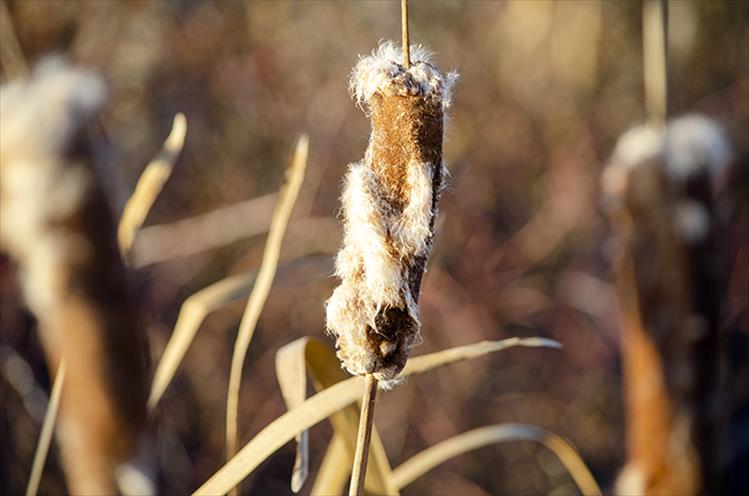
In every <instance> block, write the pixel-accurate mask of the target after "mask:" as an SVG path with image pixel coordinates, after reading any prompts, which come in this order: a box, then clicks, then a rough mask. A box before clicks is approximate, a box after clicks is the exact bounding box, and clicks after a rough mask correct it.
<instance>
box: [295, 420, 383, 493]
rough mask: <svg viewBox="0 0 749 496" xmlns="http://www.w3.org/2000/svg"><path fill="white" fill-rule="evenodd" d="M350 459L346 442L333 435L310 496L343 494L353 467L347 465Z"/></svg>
mask: <svg viewBox="0 0 749 496" xmlns="http://www.w3.org/2000/svg"><path fill="white" fill-rule="evenodd" d="M372 434H374V432H373V433H372ZM350 459H351V455H350V454H349V450H348V448H347V447H346V442H345V441H344V439H343V438H341V436H340V435H338V434H336V433H333V437H332V438H331V439H330V443H329V444H328V449H327V450H325V455H324V456H323V459H322V464H321V465H320V469H319V470H318V471H317V477H315V483H314V484H313V485H312V491H310V494H320V495H323V494H341V493H342V492H343V489H344V487H346V481H347V480H348V476H349V473H351V465H349V464H348V463H346V462H347V461H348V460H350ZM373 461H374V460H373ZM367 480H369V477H367ZM365 487H366V486H365Z"/></svg>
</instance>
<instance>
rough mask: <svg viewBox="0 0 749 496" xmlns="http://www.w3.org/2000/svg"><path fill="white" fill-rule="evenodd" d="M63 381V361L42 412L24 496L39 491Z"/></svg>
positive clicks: (32, 494)
mask: <svg viewBox="0 0 749 496" xmlns="http://www.w3.org/2000/svg"><path fill="white" fill-rule="evenodd" d="M64 381H65V360H61V361H60V365H59V366H58V367H57V374H55V381H54V383H53V385H52V391H51V393H50V395H49V402H48V403H47V411H46V412H44V422H43V423H42V431H41V433H40V434H39V441H38V442H37V444H36V451H35V452H34V461H33V462H32V464H31V474H30V475H29V482H28V484H27V485H26V496H35V495H36V493H37V492H38V491H39V483H40V482H41V480H42V472H43V471H44V463H45V461H46V460H47V453H49V446H50V444H52V434H53V433H54V431H55V421H56V420H57V411H58V410H59V407H60V393H61V392H62V385H63V382H64Z"/></svg>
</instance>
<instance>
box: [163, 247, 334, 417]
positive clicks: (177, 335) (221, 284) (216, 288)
mask: <svg viewBox="0 0 749 496" xmlns="http://www.w3.org/2000/svg"><path fill="white" fill-rule="evenodd" d="M297 269H302V270H303V271H304V273H305V274H306V276H307V277H309V278H312V279H315V278H318V277H323V276H326V275H328V274H330V270H331V261H330V257H329V256H321V255H310V256H306V257H302V258H299V259H296V260H292V261H289V262H287V263H285V264H283V265H282V266H281V267H280V268H279V269H278V275H279V277H280V276H281V275H282V274H286V273H289V272H291V271H295V270H297ZM256 275H257V272H255V271H252V272H243V273H241V274H236V275H233V276H230V277H227V278H225V279H222V280H220V281H218V282H215V283H213V284H211V285H210V286H206V287H205V288H203V289H201V290H200V291H198V292H196V293H195V294H193V295H191V296H189V297H188V298H187V299H186V300H185V301H184V303H182V307H181V308H180V311H179V316H178V317H177V323H176V324H175V325H174V331H172V335H171V337H170V338H169V341H168V342H167V345H166V347H165V348H164V352H163V353H162V355H161V358H160V359H159V363H158V365H157V367H156V373H155V374H154V378H153V382H152V383H151V393H150V395H149V398H148V409H149V411H151V410H153V409H154V407H155V406H156V405H157V404H158V402H159V400H161V397H162V396H163V395H164V391H166V388H167V387H168V386H169V384H170V383H171V381H172V379H173V378H174V374H175V373H176V372H177V368H178V367H179V364H180V363H181V362H182V359H183V358H184V356H185V353H186V352H187V348H189V346H190V343H192V341H193V339H194V338H195V334H196V333H197V331H198V329H199V328H200V325H201V324H202V323H203V321H204V320H205V318H206V317H207V316H208V314H210V313H211V312H213V311H215V310H218V309H220V308H222V307H224V306H226V305H228V304H229V303H232V302H234V301H238V300H240V299H242V298H244V297H246V296H247V295H248V294H250V289H251V288H252V284H253V283H254V281H255V276H256ZM297 281H298V280H297Z"/></svg>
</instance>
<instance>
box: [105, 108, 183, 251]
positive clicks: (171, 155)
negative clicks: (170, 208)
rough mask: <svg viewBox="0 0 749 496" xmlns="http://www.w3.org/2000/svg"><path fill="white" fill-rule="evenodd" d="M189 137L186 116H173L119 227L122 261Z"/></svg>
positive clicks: (118, 237)
mask: <svg viewBox="0 0 749 496" xmlns="http://www.w3.org/2000/svg"><path fill="white" fill-rule="evenodd" d="M186 134H187V119H186V118H185V114H182V113H178V114H177V115H175V116H174V122H173V124H172V130H171V132H170V133H169V136H167V138H166V140H165V141H164V145H163V146H162V148H161V151H160V152H159V154H158V155H157V156H156V158H154V159H153V160H152V161H151V162H150V163H149V164H148V165H147V166H146V168H145V169H144V170H143V173H142V174H141V175H140V179H138V183H137V184H136V186H135V191H134V192H133V194H132V195H131V196H130V198H129V199H128V200H127V203H125V208H124V209H123V211H122V217H120V223H119V225H118V226H117V241H118V242H119V245H120V252H121V253H122V255H123V258H124V257H125V256H126V255H127V253H128V252H129V251H130V247H131V246H132V245H133V240H134V239H135V234H136V233H137V232H138V229H140V227H141V226H142V225H143V222H144V221H145V220H146V216H147V215H148V212H149V211H150V210H151V207H152V206H153V204H154V202H155V201H156V198H157V197H158V196H159V193H161V189H162V188H163V187H164V183H166V180H167V179H169V176H170V175H171V174H172V169H174V164H175V163H176V162H177V158H178V157H179V154H180V152H181V151H182V147H183V146H184V144H185V135H186Z"/></svg>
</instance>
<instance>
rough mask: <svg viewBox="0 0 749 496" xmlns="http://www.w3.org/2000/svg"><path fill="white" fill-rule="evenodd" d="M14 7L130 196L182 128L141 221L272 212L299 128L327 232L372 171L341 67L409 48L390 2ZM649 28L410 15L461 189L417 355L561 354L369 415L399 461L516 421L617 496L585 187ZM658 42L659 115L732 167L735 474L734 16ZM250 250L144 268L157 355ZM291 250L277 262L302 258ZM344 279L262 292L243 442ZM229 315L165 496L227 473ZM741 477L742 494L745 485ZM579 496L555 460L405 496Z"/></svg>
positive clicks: (27, 350)
mask: <svg viewBox="0 0 749 496" xmlns="http://www.w3.org/2000/svg"><path fill="white" fill-rule="evenodd" d="M7 5H8V9H9V12H10V15H11V20H12V22H13V27H14V28H15V31H16V35H17V38H18V40H19V43H20V47H21V50H22V52H23V54H24V56H25V57H26V58H27V60H28V61H29V62H30V63H34V62H35V61H38V60H40V58H41V57H43V56H44V55H45V54H47V53H49V52H58V53H64V54H66V55H68V56H69V57H70V58H71V60H73V61H74V62H76V63H79V64H83V65H86V66H89V67H92V68H94V69H96V70H97V71H99V72H100V73H101V74H102V75H103V76H104V78H105V79H106V80H107V82H108V85H109V88H110V92H111V93H110V103H109V105H108V107H107V108H106V109H105V112H104V114H103V115H102V118H101V121H102V126H103V128H104V130H105V132H106V135H107V138H108V140H109V142H110V144H111V157H112V164H111V165H112V169H113V171H114V173H115V175H116V176H118V177H119V182H120V185H121V189H122V191H121V195H122V196H123V197H126V196H127V195H128V194H129V192H130V191H131V190H132V188H133V185H134V184H135V181H136V180H137V177H138V175H139V174H140V172H141V171H142V169H143V167H144V166H145V164H146V163H147V162H148V161H149V159H150V158H151V157H152V156H153V155H154V154H155V153H156V151H157V150H158V149H159V147H160V144H161V142H162V140H163V138H164V137H165V136H166V134H167V133H168V131H169V128H170V125H171V119H172V117H173V115H174V114H175V113H176V112H178V111H181V112H184V113H185V114H186V116H187V120H188V123H189V131H188V136H187V141H186V145H185V150H184V152H183V155H182V158H181V160H180V162H179V164H178V165H177V167H176V169H175V172H174V174H173V176H172V178H171V179H170V181H169V183H168V184H167V185H166V187H165V189H164V191H163V192H162V195H161V196H160V198H159V200H158V201H157V203H156V205H155V207H154V209H153V211H152V214H151V215H150V217H149V219H148V221H147V224H160V223H168V222H173V221H177V220H179V219H184V218H188V217H191V216H193V215H197V214H200V213H204V212H207V211H209V210H212V209H215V208H218V207H221V206H226V205H230V204H233V203H236V202H239V201H243V200H247V199H249V198H252V197H255V196H258V195H262V194H266V193H270V192H272V191H273V190H274V189H275V188H276V187H277V185H278V184H280V182H281V176H282V174H283V169H284V164H285V163H286V159H287V157H288V154H289V150H290V149H291V145H292V143H293V141H294V138H295V137H296V136H297V135H298V134H299V133H300V132H301V131H302V130H306V131H307V132H308V133H309V135H310V142H311V149H310V163H309V167H308V175H307V178H306V182H305V184H304V185H303V189H302V193H301V197H300V202H299V205H298V206H297V208H296V213H295V215H296V217H297V218H302V217H304V216H307V215H312V216H333V215H335V213H336V209H337V208H338V195H339V193H340V188H339V186H340V179H341V177H342V175H343V173H344V170H345V167H346V164H347V163H349V162H352V161H355V160H358V159H359V158H360V157H361V156H362V153H363V150H364V149H365V148H366V144H367V139H368V138H367V137H368V134H369V133H368V121H367V119H366V118H365V117H364V115H363V114H362V113H361V111H360V110H359V109H357V108H356V107H355V105H354V104H353V102H352V101H351V99H350V97H349V95H348V91H347V84H346V83H347V78H348V74H349V71H350V69H351V68H352V67H353V65H354V64H355V62H356V60H357V54H363V53H367V52H369V51H370V50H372V49H373V48H374V47H375V46H376V45H377V43H378V41H379V40H380V39H386V38H395V39H397V37H398V36H399V32H400V17H399V16H400V14H399V4H398V2H391V3H386V2H374V1H372V2H370V1H367V2H353V3H343V2H327V1H326V2H318V1H309V2H285V1H284V2H228V1H227V2H208V1H197V2H190V1H180V2H176V1H175V2H166V1H165V2H157V1H148V2H122V3H115V2H62V1H40V0H35V1H28V2H23V1H14V2H8V4H7ZM640 25H641V8H640V4H639V3H638V2H588V1H580V2H578V1H559V2H524V1H514V2H510V1H507V2H470V3H463V2H452V1H451V2H443V1H439V2H437V1H435V2H424V3H420V2H414V3H413V5H412V8H411V37H412V41H413V42H416V43H424V44H426V45H428V46H429V47H431V48H432V49H434V50H435V51H436V52H437V54H438V55H437V57H436V58H437V60H438V62H439V65H440V66H441V67H442V68H443V69H452V68H455V69H457V70H458V71H459V72H460V74H461V79H460V81H459V83H458V85H457V89H456V95H455V99H454V102H455V103H454V107H453V109H452V111H451V114H452V115H451V119H450V122H449V123H448V126H447V129H446V138H447V142H446V144H445V158H446V161H447V164H448V167H449V169H450V172H451V175H452V177H451V178H450V180H449V186H448V189H447V191H446V193H445V194H444V195H443V198H442V202H441V219H440V220H439V221H438V228H437V229H438V235H437V241H436V245H435V252H434V254H433V256H432V259H431V261H430V264H429V269H428V272H427V274H426V275H425V278H424V282H423V288H422V299H421V306H422V322H423V326H424V328H423V334H424V337H425V341H424V344H423V345H422V346H421V347H420V348H419V349H417V350H415V353H425V352H428V351H432V350H437V349H441V348H445V347H449V346H455V345H458V344H465V343H470V342H475V341H478V340H481V339H499V338H502V337H508V336H514V335H520V336H526V335H544V336H549V337H552V338H555V339H557V340H559V341H561V342H562V343H563V344H564V346H565V348H564V350H562V351H560V352H552V351H548V350H523V349H517V350H513V351H509V352H505V353H504V354H502V355H499V356H498V357H494V358H483V359H481V360H479V361H476V362H472V363H470V364H469V363H464V364H457V365H453V366H451V367H450V368H448V369H441V370H438V371H436V372H433V373H431V374H429V375H426V376H424V377H419V378H418V379H414V380H412V381H408V382H407V383H406V384H405V385H403V386H400V387H398V388H396V389H395V390H393V391H392V392H389V393H387V394H383V395H382V396H381V398H380V400H381V401H380V402H379V405H378V411H377V416H376V422H377V425H378V429H379V431H380V433H381V434H382V437H383V442H384V443H385V447H386V449H387V452H388V455H389V457H390V460H391V462H392V464H393V465H397V464H399V463H400V462H402V461H403V460H405V459H407V458H408V457H410V456H411V455H413V454H414V453H416V452H418V451H420V450H421V449H423V448H424V447H426V446H427V445H431V444H434V443H436V442H438V441H440V440H443V439H445V438H447V437H449V436H451V435H454V434H457V433H459V432H462V431H465V430H467V429H471V428H474V427H478V426H481V425H485V424H488V423H498V422H502V421H517V422H525V423H534V424H537V425H540V426H543V427H545V428H548V429H550V430H551V431H553V432H555V433H557V434H560V435H563V436H565V437H566V438H568V439H570V440H572V441H573V442H574V443H575V444H576V446H577V447H578V449H579V450H580V452H581V454H582V456H583V458H584V459H585V460H586V462H588V463H589V465H590V467H591V469H592V470H593V473H594V475H596V477H597V479H598V480H599V482H600V483H601V484H602V486H604V487H610V485H611V484H612V482H613V480H614V478H615V476H616V473H617V470H618V469H619V467H620V466H621V464H622V461H623V456H624V444H623V431H622V429H623V419H622V404H621V394H620V393H621V386H620V364H619V355H618V348H619V342H618V332H617V318H616V313H617V306H616V300H615V297H614V292H613V289H612V286H611V282H610V280H611V276H610V270H609V262H610V260H609V250H608V244H607V240H608V239H609V233H608V229H607V227H606V220H605V217H604V216H603V215H602V214H601V211H600V208H599V186H598V178H599V176H600V171H601V168H602V166H603V165H604V163H605V161H606V160H607V157H608V156H609V154H610V152H611V148H612V146H613V144H614V142H615V140H616V138H617V136H618V135H619V134H620V133H622V132H623V131H624V130H626V129H627V128H628V127H629V126H631V125H633V124H635V123H638V122H642V121H643V120H644V117H645V116H644V101H643V88H642V69H641V64H642V63H641V61H642V53H641V28H640ZM669 27H670V45H669V50H670V67H669V69H670V76H671V81H670V97H671V103H672V111H673V113H674V114H682V113H686V112H694V111H699V112H702V113H705V114H707V115H710V116H712V117H714V118H716V119H717V120H718V121H719V122H721V123H722V124H723V125H724V126H725V128H726V130H727V131H728V134H729V135H730V137H731V139H732V141H733V144H734V147H735V152H736V157H737V160H736V164H735V167H734V170H733V172H732V174H733V175H732V177H730V178H728V180H724V182H723V184H722V185H721V187H720V189H719V191H718V192H717V195H718V198H719V199H721V200H722V202H721V204H720V206H719V207H718V208H720V209H721V210H720V215H721V218H722V219H723V221H724V228H723V237H722V239H723V242H724V245H723V247H722V250H723V251H722V257H721V259H720V263H721V264H722V268H723V269H724V273H725V280H724V281H723V284H724V286H725V288H726V291H727V293H726V295H727V297H726V299H725V301H724V302H723V310H722V317H721V322H722V325H723V328H724V330H725V333H726V334H725V342H726V349H727V350H728V352H727V353H726V357H725V358H726V360H725V363H724V383H725V387H726V391H727V396H726V398H727V404H726V407H725V412H726V433H727V434H728V438H729V440H733V441H735V442H729V443H728V445H727V446H726V448H725V450H726V456H727V458H728V459H729V460H731V461H732V462H733V463H735V464H738V463H740V462H741V461H742V460H743V463H744V464H745V465H746V463H747V459H749V440H748V436H749V393H747V391H749V387H746V386H747V384H749V371H748V370H747V366H746V363H747V362H748V361H749V345H748V344H747V342H748V341H749V306H748V305H747V294H749V205H748V204H747V198H749V176H748V173H747V162H748V159H749V49H747V47H749V4H747V3H745V2H730V1H722V2H707V1H706V2H696V1H695V2H692V1H689V2H687V1H678V2H677V1H675V2H671V9H670V26H669ZM3 78H4V79H3V80H4V81H5V80H6V79H7V75H5V74H3ZM263 215H267V213H265V212H264V213H263ZM248 222H251V220H248ZM292 223H293V219H292ZM263 241H264V236H262V235H259V236H253V237H251V238H249V239H245V240H241V241H237V242H234V243H232V244H230V245H228V246H226V247H223V248H220V249H215V250H212V251H208V252H205V253H202V254H198V255H194V256H190V257H187V258H180V259H174V260H169V261H165V262H161V263H158V264H155V265H149V266H146V267H143V268H140V269H139V271H138V275H139V281H140V282H139V285H140V290H141V291H140V293H141V295H142V300H143V302H144V305H145V306H146V309H147V317H148V318H149V321H150V323H151V324H150V327H149V328H148V329H147V331H148V335H149V340H150V343H151V348H152V350H151V351H152V359H153V360H158V357H159V356H160V353H161V351H162V349H163V346H164V343H165V342H166V339H167V338H168V336H169V333H170V330H171V327H172V326H173V324H174V322H175V318H176V313H177V311H178V309H179V305H180V304H181V302H182V301H183V300H184V299H185V297H187V296H188V295H190V294H192V293H193V292H195V291H197V290H199V289H200V288H202V287H204V286H206V285H207V284H210V283H212V282H214V281H217V280H219V279H221V278H222V277H225V276H226V275H228V274H230V273H236V272H237V271H240V270H248V269H252V268H256V267H257V266H258V264H259V261H260V256H261V254H262V249H263ZM333 244H335V242H334V243H333ZM287 250H288V252H289V253H290V254H292V253H293V250H294V246H289V245H288V244H287V246H286V248H285V249H284V251H285V252H286V251H287ZM288 256H289V255H284V253H282V259H283V258H288ZM292 256H293V255H292ZM0 270H1V271H2V289H1V291H2V306H1V307H0V308H1V309H2V316H1V319H0V325H1V326H2V327H1V330H0V368H1V369H2V380H0V401H2V412H3V413H2V417H0V437H1V438H2V451H1V452H0V460H2V463H1V465H2V468H1V469H0V491H2V492H3V493H4V494H16V493H18V492H19V491H21V490H22V488H23V487H24V485H25V482H26V477H27V476H28V467H30V462H31V459H32V456H33V450H34V446H35V442H36V438H37V435H38V428H39V422H40V419H41V416H42V415H43V411H44V401H45V399H44V395H45V394H46V393H44V391H48V390H49V389H48V385H49V379H48V376H47V372H46V369H45V367H44V361H43V356H42V353H41V351H40V347H39V344H38V338H37V337H36V335H35V331H34V327H35V325H34V323H33V322H31V320H30V318H29V317H28V314H27V313H26V312H25V311H24V310H23V307H22V305H21V303H20V297H19V295H18V289H17V287H16V285H15V283H14V282H13V273H12V272H13V268H12V267H10V265H9V263H7V262H5V261H4V262H3V263H2V264H1V265H0ZM335 282H336V281H335V280H334V279H332V278H327V279H314V280H309V278H305V277H304V274H303V272H297V273H295V272H294V271H290V272H289V273H287V274H285V275H284V276H283V277H279V278H278V279H277V281H276V285H275V286H274V288H273V290H272V291H271V294H270V297H269V300H268V303H267V305H266V307H265V309H264V310H263V314H262V316H261V319H260V323H259V327H258V331H257V333H256V335H255V338H254V342H253V346H252V347H251V349H250V354H249V357H248V362H247V365H246V367H245V376H244V377H245V380H244V381H243V386H242V387H243V391H242V396H241V403H240V422H241V426H242V427H241V431H240V434H241V439H242V440H243V441H246V440H248V439H250V438H251V437H252V436H253V435H254V434H255V433H257V432H258V431H259V430H260V429H261V428H262V427H263V426H264V425H266V424H267V423H268V422H269V421H271V420H272V419H273V418H275V417H277V416H278V415H280V414H281V413H283V411H284V407H283V401H282V399H281V395H280V393H279V391H278V387H277V384H276V380H275V377H274V372H273V359H274V354H275V352H276V350H277V349H278V348H279V347H280V346H282V345H283V344H286V343H288V342H290V341H291V340H293V339H295V338H297V337H300V336H302V335H306V334H309V335H320V334H321V333H322V329H323V322H324V312H323V302H324V301H325V299H327V297H328V296H329V295H330V293H331V291H332V288H333V287H334V285H335ZM241 310H242V304H241V303H238V304H235V305H233V306H231V307H230V308H228V309H225V310H221V311H219V312H216V313H215V314H212V315H211V316H210V317H209V318H208V319H207V321H206V323H205V324H204V325H203V327H202V328H201V330H200V332H199V334H198V336H197V338H196V340H195V342H194V343H193V345H192V347H191V349H190V351H189V352H188V355H187V357H186V361H185V363H184V364H183V366H182V367H181V369H180V372H179V373H178V376H177V377H176V379H175V382H174V383H173V384H172V386H171V387H170V389H169V390H168V391H167V394H166V396H165V398H164V400H163V402H162V404H161V406H160V407H159V410H158V413H157V415H156V418H154V419H153V420H152V424H153V429H154V431H155V432H157V436H156V437H157V444H158V456H159V467H160V483H161V486H162V488H163V491H164V493H165V494H184V493H186V492H189V491H191V490H193V489H194V488H196V487H197V485H198V484H200V483H201V482H203V481H204V480H205V479H206V478H207V477H208V476H210V475H211V474H212V473H213V472H214V471H215V470H216V469H218V468H219V467H220V466H221V465H222V462H223V459H224V454H223V446H224V443H223V433H224V425H223V422H224V405H225V394H226V388H227V381H228V376H229V361H230V356H231V347H232V346H233V343H234V333H235V332H236V327H237V323H238V321H239V318H240V316H241ZM731 418H733V419H734V421H733V422H731V423H730V424H729V419H731ZM329 434H330V428H329V427H328V426H327V425H321V426H319V427H317V428H316V429H314V430H313V431H312V433H311V446H312V467H311V469H312V473H313V474H314V471H315V470H316V467H317V464H319V462H320V458H321V456H322V452H323V449H324V446H325V444H326V442H327V439H328V437H329ZM293 453H294V448H293V446H291V445H290V446H288V447H287V448H285V449H284V450H282V451H280V452H279V453H278V454H276V455H275V456H274V457H272V458H271V459H270V460H269V461H267V462H266V463H265V464H264V465H263V466H262V467H260V469H259V470H258V471H257V472H256V473H255V474H253V476H251V477H250V478H249V479H248V481H246V482H245V483H244V485H243V486H242V487H243V491H244V492H246V493H248V494H287V493H289V492H290V490H289V477H290V474H291V466H292V463H293ZM742 457H743V458H742ZM742 477H744V482H746V471H744V474H743V475H742ZM736 480H738V479H736ZM737 483H738V482H737ZM63 484H64V479H63V477H62V473H61V471H60V468H59V461H58V457H57V456H56V455H55V454H54V453H53V454H52V457H51V459H50V461H49V462H48V465H47V469H46V472H45V477H44V479H43V481H42V487H41V490H42V493H59V492H61V491H63V488H64V485H63ZM309 487H311V484H308V485H307V486H305V489H304V490H306V491H309ZM735 487H741V486H735ZM744 487H746V486H744ZM574 491H575V487H574V485H573V483H572V480H571V479H570V478H569V476H568V475H567V474H566V473H564V472H563V470H562V469H561V467H560V466H559V465H558V463H557V462H556V461H555V460H554V459H553V457H552V455H550V454H549V453H548V452H546V451H544V450H543V448H540V447H538V446H535V445H530V444H524V443H520V444H507V445H501V446H497V447H491V448H483V449H482V450H479V451H477V452H474V453H472V454H469V455H466V456H463V457H460V458H458V459H456V460H453V461H450V462H448V463H447V464H445V465H443V466H441V467H440V468H438V469H437V470H435V471H434V472H432V473H430V474H429V475H428V476H426V477H423V478H422V479H420V480H418V481H416V482H415V483H414V484H413V485H412V486H410V487H408V488H406V490H404V494H489V493H503V494H540V493H553V494H568V493H573V492H574Z"/></svg>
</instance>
